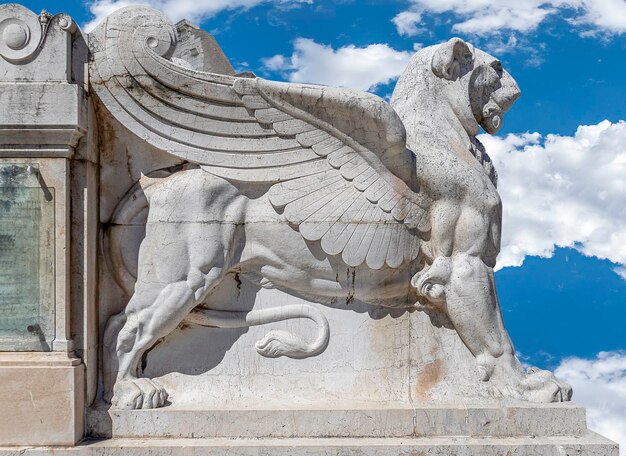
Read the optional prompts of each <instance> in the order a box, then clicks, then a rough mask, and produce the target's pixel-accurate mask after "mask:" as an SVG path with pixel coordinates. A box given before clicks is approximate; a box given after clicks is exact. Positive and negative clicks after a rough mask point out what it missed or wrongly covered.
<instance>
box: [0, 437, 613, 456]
mask: <svg viewBox="0 0 626 456" xmlns="http://www.w3.org/2000/svg"><path fill="white" fill-rule="evenodd" d="M300 454H301V455H306V456H322V455H341V456H352V455H354V456H417V455H437V456H511V455H515V456H573V455H576V456H618V447H617V444H616V443H613V442H611V441H609V440H607V439H605V438H604V437H601V436H599V435H597V434H595V433H593V432H587V433H586V434H585V435H583V436H580V437H577V438H575V437H536V438H530V437H516V438H493V437H491V438H489V437H483V438H480V437H418V438H318V439H313V438H308V439H307V438H300V439H223V438H222V439H217V438H216V439H111V440H102V441H95V442H94V441H91V442H90V441H87V442H83V443H82V444H81V445H79V446H78V447H74V448H60V447H54V448H32V447H31V448H26V447H24V448H0V456H18V455H20V456H200V455H202V456H205V455H207V456H235V455H236V456H259V455H272V456H295V455H300Z"/></svg>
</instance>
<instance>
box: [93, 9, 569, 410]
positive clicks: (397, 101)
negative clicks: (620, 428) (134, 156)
mask: <svg viewBox="0 0 626 456" xmlns="http://www.w3.org/2000/svg"><path fill="white" fill-rule="evenodd" d="M142 11H143V13H142V14H133V15H127V14H125V10H123V9H122V10H120V11H118V12H116V13H114V14H113V15H111V16H109V18H108V19H107V21H106V22H105V23H103V24H101V25H100V26H99V27H98V28H97V29H96V30H95V31H94V32H93V33H92V34H90V47H91V51H92V54H93V62H92V65H91V72H92V74H91V81H92V82H91V84H92V87H93V91H94V93H95V94H96V95H97V97H98V98H99V99H100V100H101V102H102V104H103V105H104V106H105V107H106V108H107V109H108V110H109V111H110V112H111V114H112V115H113V116H114V117H115V118H116V119H117V120H118V121H119V122H120V123H122V124H123V125H125V126H127V128H128V129H130V130H131V131H132V133H133V134H134V135H136V136H138V137H140V138H142V139H143V140H145V141H147V142H148V143H149V144H150V145H151V146H153V147H155V148H157V149H159V150H162V151H165V152H167V153H169V154H171V155H173V156H176V157H178V158H180V159H181V160H183V161H184V162H185V163H186V166H185V167H184V168H181V169H180V170H179V171H177V172H174V173H170V174H168V175H166V176H150V175H148V176H145V177H144V178H142V179H141V181H140V183H139V184H138V185H139V187H138V188H139V190H140V191H141V192H142V193H143V194H145V196H146V198H147V200H148V202H149V209H148V216H147V223H146V235H145V238H144V239H143V241H142V243H141V246H140V249H139V259H138V268H137V271H136V282H134V283H133V284H132V288H130V293H132V297H131V298H130V301H129V302H128V305H127V306H126V307H125V308H124V310H123V311H122V312H121V313H119V314H117V315H114V316H112V317H111V318H110V319H109V321H108V323H107V327H106V331H105V334H104V365H105V368H104V372H105V387H106V389H107V393H106V394H107V395H106V398H107V399H108V400H110V401H113V403H114V404H115V405H117V406H118V407H121V408H155V407H161V406H163V405H164V404H165V402H166V400H167V392H166V391H165V390H164V388H163V387H161V386H160V385H159V384H157V382H155V381H153V380H150V379H148V378H142V377H141V376H140V375H139V373H138V372H139V366H140V361H141V357H142V355H143V354H144V353H145V352H146V351H147V350H148V349H150V348H151V347H152V346H153V345H154V344H155V343H156V342H157V341H158V340H159V339H160V338H162V337H164V336H166V335H167V334H168V333H170V332H171V331H172V330H174V329H175V328H176V327H177V326H178V325H179V324H180V323H181V322H182V321H183V320H187V321H192V322H194V323H196V324H200V325H205V326H218V327H229V326H235V327H236V326H245V325H255V324H264V323H267V322H270V321H277V320H281V319H286V318H294V317H303V318H310V319H312V320H314V321H315V322H316V323H317V324H318V326H319V328H320V333H319V336H318V338H317V339H316V340H315V341H313V342H311V343H309V342H306V341H304V340H302V339H301V338H299V337H297V336H295V335H293V334H290V333H285V332H281V331H272V332H270V333H269V334H268V335H267V336H266V338H265V339H263V340H261V341H259V343H258V344H257V347H256V348H257V350H258V351H259V353H261V354H262V355H264V356H274V357H275V356H291V357H294V358H298V357H307V356H314V355H316V354H318V353H320V352H321V351H323V350H324V348H325V344H326V343H327V342H328V323H327V321H326V320H325V318H324V317H323V315H321V314H320V312H319V311H317V310H316V309H315V308H313V307H311V306H286V307H284V308H277V309H269V310H268V309H265V310H262V311H251V312H246V313H242V312H228V302H216V301H212V300H211V291H212V290H214V289H215V287H216V286H217V285H218V284H219V283H220V282H221V281H222V280H223V279H224V278H225V277H226V276H227V275H229V274H232V273H233V271H236V273H237V274H238V277H240V278H241V280H248V281H252V282H254V283H256V284H259V285H260V286H263V287H266V288H278V289H280V290H283V291H285V292H286V293H289V294H291V295H294V296H300V297H305V298H307V299H309V300H313V301H315V302H320V303H324V302H327V301H328V300H331V299H333V298H336V297H338V296H345V295H346V294H347V293H351V294H353V295H354V297H355V298H356V299H359V300H362V301H364V302H367V303H370V304H372V305H375V306H384V307H396V308H398V307H399V308H412V309H418V310H423V311H427V312H440V313H443V314H445V315H446V316H447V318H449V320H450V321H451V322H452V324H453V326H454V328H455V329H456V331H457V333H458V335H459V337H460V339H461V340H462V341H463V343H464V344H465V345H466V346H467V348H468V349H469V351H470V352H471V353H472V355H473V356H474V357H475V361H476V363H477V366H478V372H479V373H480V379H477V381H480V380H482V381H489V382H493V383H494V384H495V385H497V387H498V389H499V390H500V391H501V392H502V393H503V395H504V396H509V397H514V398H519V399H524V400H530V401H536V402H550V401H562V400H569V399H570V397H571V388H570V387H569V386H568V385H566V384H564V383H562V382H560V381H558V380H557V379H556V378H555V377H554V376H553V375H552V374H551V373H550V372H547V371H542V370H538V369H529V370H526V369H524V368H523V367H522V366H521V364H520V363H519V361H518V360H517V358H516V356H515V351H514V348H513V345H512V343H511V340H510V338H509V336H508V334H507V331H506V330H505V327H504V324H503V321H502V316H501V313H500V308H499V304H498V298H497V293H496V287H495V282H494V272H493V267H494V265H495V261H496V257H497V255H498V252H499V249H500V231H501V218H502V215H501V208H502V206H501V201H500V198H499V196H498V192H497V190H496V180H497V175H496V172H495V170H494V168H493V166H492V163H491V161H490V160H489V157H488V156H487V154H486V153H485V150H484V148H483V146H482V145H481V144H480V142H479V141H478V140H477V139H476V135H477V134H478V133H479V131H480V129H481V127H482V128H483V129H484V130H486V131H487V132H488V133H496V132H497V131H498V129H499V128H500V127H501V125H502V117H503V115H504V113H505V112H506V111H507V110H508V109H509V108H510V107H511V106H512V104H513V102H514V101H515V100H516V98H517V97H518V96H519V94H520V90H519V88H518V86H517V84H516V82H515V81H514V80H513V78H512V77H511V76H510V75H509V73H507V72H506V71H505V70H504V69H503V68H502V66H501V64H500V62H499V61H498V60H497V59H496V58H494V57H492V56H490V55H488V54H487V53H485V52H483V51H481V50H479V49H476V48H474V47H473V46H471V45H470V44H468V43H466V42H464V41H463V40H461V39H459V38H453V39H451V40H450V41H448V42H445V43H442V44H438V45H435V46H431V47H428V48H425V49H422V50H420V51H419V52H417V53H416V54H415V56H414V57H413V58H412V60H411V61H410V63H409V65H408V68H407V69H406V71H405V72H404V74H403V75H402V76H401V77H400V79H399V81H398V83H397V86H396V88H395V91H394V93H393V96H392V98H391V103H390V104H389V103H387V102H385V101H383V100H382V99H381V98H379V97H377V96H374V95H372V94H369V93H364V92H360V91H357V90H351V89H346V88H334V87H322V86H316V85H306V84H295V83H281V82H272V81H268V80H264V79H261V78H258V77H255V76H254V75H250V74H249V75H246V74H243V75H227V74H215V73H206V72H200V71H196V70H194V69H192V68H191V67H189V65H186V64H185V62H182V61H180V60H179V59H172V58H171V57H172V55H173V52H174V49H175V47H176V32H175V29H174V28H173V27H172V26H171V25H170V23H169V22H168V20H167V19H166V18H165V17H164V16H163V15H161V14H160V13H157V12H156V11H153V10H150V9H147V8H145V9H143V10H142ZM346 270H347V271H349V272H350V273H348V274H346V273H345V271H346ZM339 272H341V273H339Z"/></svg>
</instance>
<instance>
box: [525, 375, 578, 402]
mask: <svg viewBox="0 0 626 456" xmlns="http://www.w3.org/2000/svg"><path fill="white" fill-rule="evenodd" d="M519 387H520V393H521V395H522V397H523V398H524V399H525V400H527V401H530V402H565V401H569V400H571V398H572V387H571V386H570V385H568V384H567V383H565V382H562V381H560V380H559V379H557V378H556V377H555V376H554V374H553V373H552V372H550V371H546V370H542V369H538V368H536V367H531V368H530V369H528V370H527V371H526V375H525V377H524V378H523V379H522V380H521V381H520V383H519Z"/></svg>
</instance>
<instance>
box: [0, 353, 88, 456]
mask: <svg viewBox="0 0 626 456" xmlns="http://www.w3.org/2000/svg"><path fill="white" fill-rule="evenodd" d="M84 384H85V375H84V366H83V365H81V363H80V360H79V359H78V358H74V357H71V356H68V355H67V354H66V353H54V352H53V353H0V385H2V388H0V404H1V405H0V410H1V411H2V413H0V452H1V451H2V450H1V448H2V447H4V446H12V445H28V446H30V445H74V444H75V443H76V442H78V441H79V440H80V439H81V438H82V436H83V426H84V421H83V417H84V406H85V404H84V399H83V398H84Z"/></svg>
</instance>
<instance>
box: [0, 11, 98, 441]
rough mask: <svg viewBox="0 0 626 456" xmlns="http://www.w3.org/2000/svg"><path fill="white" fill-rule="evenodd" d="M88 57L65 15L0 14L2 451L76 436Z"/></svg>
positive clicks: (85, 354)
mask: <svg viewBox="0 0 626 456" xmlns="http://www.w3.org/2000/svg"><path fill="white" fill-rule="evenodd" d="M73 54H75V55H76V56H77V58H75V59H72V55H73ZM86 56H87V52H86V45H85V43H84V41H83V40H82V37H81V35H80V32H79V31H78V30H77V26H76V24H75V23H74V22H73V21H72V19H71V18H70V17H68V16H67V15H65V14H57V15H54V16H52V15H50V14H48V13H46V12H42V13H41V14H39V15H37V14H34V13H33V12H31V11H30V10H28V9H26V8H24V7H22V6H19V5H12V4H8V5H1V6H0V276H1V277H0V385H1V386H2V387H1V388H0V445H35V444H36V445H73V444H75V443H76V442H77V441H79V440H80V439H81V438H82V436H83V432H84V409H85V386H86V385H85V363H84V362H83V358H84V359H89V361H90V362H91V358H92V357H93V355H92V353H93V352H94V350H93V349H91V351H90V348H89V347H93V346H94V343H93V342H91V341H89V340H88V338H87V337H85V333H86V331H88V326H87V325H85V324H83V322H84V321H85V320H86V319H87V318H88V317H89V318H91V316H90V315H88V314H89V312H91V309H93V302H94V300H93V299H92V298H91V295H90V292H89V291H88V290H89V289H90V287H91V288H92V289H93V288H94V284H92V283H91V282H90V281H91V280H93V279H94V278H95V272H93V271H91V270H90V269H89V267H88V264H89V262H87V261H83V260H82V259H84V257H85V255H87V254H89V255H95V250H94V247H93V245H95V239H96V236H95V232H94V231H93V226H94V224H90V223H89V220H90V217H91V213H92V212H93V213H95V210H96V206H97V204H95V200H94V199H93V198H91V192H92V191H93V189H94V188H95V183H96V179H95V166H94V165H93V163H91V161H90V155H89V151H90V149H91V144H92V143H91V141H89V140H88V139H89V138H88V137H87V136H85V133H86V131H87V119H88V115H89V113H88V103H87V98H86V93H85V81H86V78H85V74H84V68H85V64H84V63H81V61H82V62H86ZM92 161H93V160H92ZM90 198H91V202H92V204H91V206H90V204H88V203H89V202H90ZM93 264H95V261H94V262H93ZM76 275H78V276H79V279H80V280H76V277H74V276H76ZM90 367H91V364H90Z"/></svg>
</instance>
